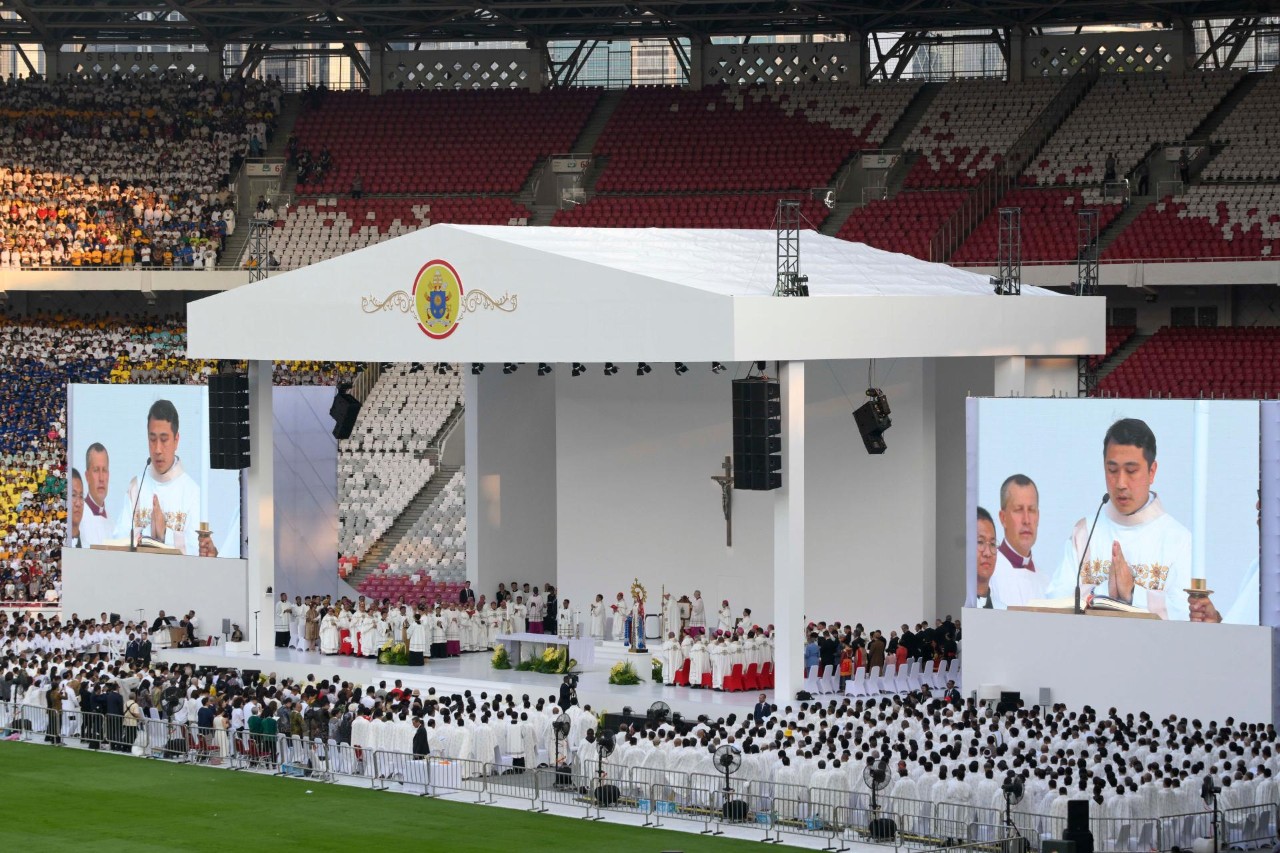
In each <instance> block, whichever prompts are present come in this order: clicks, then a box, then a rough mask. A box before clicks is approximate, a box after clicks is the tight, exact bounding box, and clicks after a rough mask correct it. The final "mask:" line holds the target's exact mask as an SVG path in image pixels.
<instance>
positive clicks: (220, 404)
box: [209, 373, 249, 471]
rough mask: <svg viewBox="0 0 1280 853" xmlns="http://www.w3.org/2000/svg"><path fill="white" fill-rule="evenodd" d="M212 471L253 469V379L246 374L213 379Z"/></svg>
mask: <svg viewBox="0 0 1280 853" xmlns="http://www.w3.org/2000/svg"><path fill="white" fill-rule="evenodd" d="M209 467H210V468H213V469H215V470H218V471H239V470H241V469H242V468H248V467H249V377H248V376H246V375H245V374H243V373H215V374H212V375H211V376H210V377H209Z"/></svg>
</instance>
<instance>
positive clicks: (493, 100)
mask: <svg viewBox="0 0 1280 853" xmlns="http://www.w3.org/2000/svg"><path fill="white" fill-rule="evenodd" d="M599 97H600V90H599V89H587V88H565V89H554V90H549V91H546V92H540V93H536V94H535V93H532V92H526V91H517V90H511V89H493V90H483V91H444V90H441V91H404V92H388V93H386V94H384V95H381V96H378V97H372V96H370V95H368V94H365V93H363V92H331V93H329V94H327V95H326V96H325V97H324V99H323V101H322V103H321V105H320V106H319V107H318V108H314V109H310V110H308V111H306V112H304V113H303V114H302V115H300V116H299V117H298V121H297V123H296V125H295V127H294V133H295V135H296V136H297V139H298V144H299V146H300V147H301V148H304V149H308V150H310V151H311V152H313V153H318V152H321V151H323V150H325V149H328V151H329V153H330V155H331V156H332V158H333V165H332V167H331V168H330V169H329V170H328V172H326V173H325V176H324V178H323V179H322V180H321V182H320V183H319V184H306V185H305V186H304V187H301V188H300V189H305V190H307V191H315V192H318V193H322V194H323V193H332V192H346V191H348V190H349V189H350V188H351V182H352V180H354V179H355V178H356V176H357V175H358V176H359V177H360V179H361V182H362V184H363V187H364V191H365V192H366V193H413V194H417V195H427V194H431V193H485V194H502V195H514V194H515V193H516V192H518V191H519V190H520V187H521V186H522V185H523V184H524V182H525V179H526V178H528V177H529V173H530V172H531V171H532V169H533V167H534V164H535V163H537V161H538V159H539V158H540V157H548V156H550V155H552V154H564V153H568V152H569V150H570V148H572V146H573V142H574V140H576V139H577V138H578V135H579V133H580V132H581V130H582V127H583V125H584V124H585V123H586V120H587V117H588V116H589V115H590V114H591V111H592V108H593V107H594V106H595V103H596V100H597V99H598V98H599Z"/></svg>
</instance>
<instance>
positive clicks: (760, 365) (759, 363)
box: [756, 361, 765, 373]
mask: <svg viewBox="0 0 1280 853" xmlns="http://www.w3.org/2000/svg"><path fill="white" fill-rule="evenodd" d="M764 369H765V362H763V361H757V362H756V370H758V371H760V372H761V373H764Z"/></svg>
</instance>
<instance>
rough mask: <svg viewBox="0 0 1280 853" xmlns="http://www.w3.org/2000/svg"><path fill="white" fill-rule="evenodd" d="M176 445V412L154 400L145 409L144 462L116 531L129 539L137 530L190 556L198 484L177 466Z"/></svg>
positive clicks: (195, 548) (194, 546) (195, 545)
mask: <svg viewBox="0 0 1280 853" xmlns="http://www.w3.org/2000/svg"><path fill="white" fill-rule="evenodd" d="M178 443H179V434H178V410H177V409H176V408H175V407H174V405H173V403H171V402H169V401H168V400H156V401H155V402H154V403H152V404H151V409H150V411H148V412H147V446H148V451H149V454H148V465H147V467H146V468H145V469H144V470H143V472H142V477H141V482H139V478H137V477H134V478H133V479H132V480H131V481H130V482H129V488H128V490H127V495H126V499H127V501H128V503H127V504H126V509H125V511H124V512H122V513H120V524H121V525H122V528H121V529H118V530H117V531H116V535H117V536H120V537H121V538H124V537H129V538H130V539H131V541H132V540H133V539H136V538H137V536H138V535H139V534H141V535H142V536H148V537H150V538H152V539H155V540H156V541H158V542H163V543H164V544H165V545H167V546H169V547H170V548H177V549H178V550H179V551H181V552H182V553H184V554H188V555H190V556H193V557H194V556H196V555H197V554H199V553H200V543H199V541H198V539H199V537H197V536H196V530H197V529H198V527H199V525H200V520H201V519H200V516H201V514H202V513H201V507H200V485H199V484H198V483H197V482H196V481H195V480H194V479H193V478H192V477H191V475H189V474H188V473H187V472H186V470H185V469H184V468H183V467H182V460H181V459H179V458H178ZM135 506H136V507H137V510H136V512H135V510H134V507H135Z"/></svg>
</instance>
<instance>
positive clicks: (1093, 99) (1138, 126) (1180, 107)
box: [1025, 71, 1244, 185]
mask: <svg viewBox="0 0 1280 853" xmlns="http://www.w3.org/2000/svg"><path fill="white" fill-rule="evenodd" d="M1243 74H1244V72H1243V71H1213V72H1201V73H1188V74H1187V75H1186V76H1184V77H1170V76H1168V75H1133V74H1103V75H1102V76H1101V77H1100V78H1099V79H1098V82H1097V83H1096V84H1094V86H1093V88H1092V89H1091V90H1089V92H1088V94H1086V95H1085V96H1084V98H1083V99H1082V100H1081V101H1080V103H1079V104H1077V105H1076V107H1075V109H1074V110H1072V111H1071V114H1070V115H1068V116H1067V118H1066V120H1064V121H1063V122H1062V125H1061V126H1060V127H1059V128H1058V129H1057V131H1055V132H1054V134H1053V136H1052V137H1051V138H1050V139H1049V141H1048V142H1047V143H1046V144H1045V146H1044V148H1043V149H1042V150H1041V151H1040V153H1039V154H1037V155H1036V156H1035V157H1034V158H1032V164H1031V166H1029V167H1028V168H1027V170H1026V172H1025V176H1026V179H1027V181H1028V182H1030V183H1037V184H1068V185H1081V184H1096V183H1101V182H1102V179H1103V176H1104V174H1105V172H1106V161H1107V155H1109V154H1114V155H1115V158H1116V176H1117V177H1123V176H1124V175H1125V174H1127V173H1128V172H1129V171H1131V170H1132V169H1133V167H1134V166H1136V165H1138V163H1140V162H1141V161H1142V160H1143V159H1144V158H1145V157H1146V156H1147V154H1148V153H1149V152H1150V151H1151V149H1152V148H1153V147H1154V146H1157V145H1166V144H1169V145H1176V144H1179V143H1181V142H1184V141H1186V140H1187V138H1188V137H1189V136H1190V135H1191V134H1192V132H1193V131H1194V130H1195V129H1196V128H1197V127H1198V126H1199V125H1200V123H1201V122H1202V121H1204V119H1205V118H1206V117H1207V116H1208V115H1209V113H1210V112H1212V111H1213V109H1214V107H1216V106H1217V105H1218V104H1219V102H1221V101H1222V99H1223V98H1224V97H1226V95H1227V93H1228V92H1230V91H1231V89H1232V88H1233V87H1235V86H1236V84H1237V83H1239V82H1240V78H1241V76H1242V75H1243Z"/></svg>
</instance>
